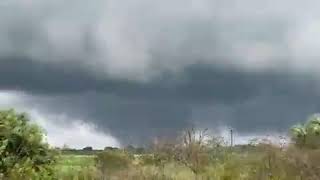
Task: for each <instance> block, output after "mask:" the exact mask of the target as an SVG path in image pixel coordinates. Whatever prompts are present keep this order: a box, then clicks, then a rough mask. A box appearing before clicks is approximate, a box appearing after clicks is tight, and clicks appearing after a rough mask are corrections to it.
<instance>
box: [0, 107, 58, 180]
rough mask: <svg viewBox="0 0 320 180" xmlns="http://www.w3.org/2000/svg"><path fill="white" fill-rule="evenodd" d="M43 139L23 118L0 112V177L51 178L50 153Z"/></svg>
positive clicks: (33, 125)
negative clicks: (42, 176) (0, 175)
mask: <svg viewBox="0 0 320 180" xmlns="http://www.w3.org/2000/svg"><path fill="white" fill-rule="evenodd" d="M43 136H44V134H43V132H42V130H41V129H40V128H39V127H38V126H37V125H35V124H32V123H30V120H29V118H28V117H27V115H26V114H23V113H16V112H15V111H13V110H7V111H0V174H3V175H4V176H5V177H8V176H10V175H11V176H12V175H15V176H17V175H19V176H21V177H30V176H31V177H34V176H35V175H46V174H51V173H52V172H51V170H52V168H51V167H52V166H51V165H52V163H53V162H54V152H53V151H51V150H50V149H49V146H48V144H47V143H44V142H43ZM11 179H14V178H11Z"/></svg>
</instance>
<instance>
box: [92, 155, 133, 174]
mask: <svg viewBox="0 0 320 180" xmlns="http://www.w3.org/2000/svg"><path fill="white" fill-rule="evenodd" d="M132 159H133V157H131V155H129V154H127V153H126V152H124V151H120V150H119V151H103V152H101V153H98V154H97V157H96V163H97V166H98V169H99V170H100V171H101V172H102V174H103V175H107V174H110V173H111V172H113V171H120V170H123V169H126V168H128V167H129V165H130V164H131V162H132Z"/></svg>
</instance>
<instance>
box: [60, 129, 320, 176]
mask: <svg viewBox="0 0 320 180" xmlns="http://www.w3.org/2000/svg"><path fill="white" fill-rule="evenodd" d="M94 159H95V160H94ZM83 160H84V161H86V160H85V158H83ZM87 161H88V164H91V165H90V168H92V169H90V170H89V171H86V170H85V169H82V171H81V172H79V173H78V174H75V176H74V177H71V176H70V177H68V178H69V179H75V178H76V179H103V180H126V179H127V180H144V179H145V180H319V179H320V150H319V149H308V148H301V147H297V146H295V145H294V144H288V145H286V146H283V145H282V144H274V143H271V142H268V141H260V143H258V144H255V145H243V146H235V147H233V148H232V149H231V148H230V147H228V146H226V145H225V143H223V141H221V140H218V139H217V138H208V137H206V135H205V132H201V133H198V132H195V131H194V130H189V131H186V132H185V133H184V134H183V135H182V136H180V137H178V138H176V139H174V140H172V139H171V140H162V141H158V142H157V143H155V144H154V145H153V146H152V148H150V149H149V153H145V154H140V155H137V154H132V153H130V152H127V151H125V150H113V151H112V150H108V151H104V152H100V153H99V154H97V155H96V156H95V157H93V158H92V157H91V159H87ZM82 163H84V162H82ZM82 163H80V164H82ZM65 164H67V163H65ZM84 164H85V163H84ZM70 165H71V164H70ZM84 172H86V173H87V174H83V173H84ZM81 173H82V174H81Z"/></svg>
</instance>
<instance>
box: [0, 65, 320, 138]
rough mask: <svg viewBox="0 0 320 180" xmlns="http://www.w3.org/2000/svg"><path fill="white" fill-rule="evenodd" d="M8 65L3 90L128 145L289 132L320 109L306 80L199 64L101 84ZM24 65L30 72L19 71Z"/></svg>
mask: <svg viewBox="0 0 320 180" xmlns="http://www.w3.org/2000/svg"><path fill="white" fill-rule="evenodd" d="M3 62H5V61H3ZM10 62H11V63H13V62H14V61H10ZM17 62H18V61H17ZM21 62H27V61H21ZM9 64H10V63H8V62H7V65H6V66H4V63H3V64H2V66H1V67H6V71H1V76H0V77H6V78H3V79H5V80H7V79H10V78H11V80H10V81H7V82H10V84H9V85H6V83H5V81H4V80H1V85H2V86H3V87H7V89H8V87H11V88H12V87H17V89H19V90H22V91H25V92H27V93H28V94H30V95H32V98H31V99H30V104H31V105H32V104H36V105H33V106H35V107H36V108H39V109H41V111H42V112H47V113H56V114H67V115H68V116H70V117H73V118H76V119H83V120H84V121H90V122H93V123H94V124H96V125H98V129H100V130H103V131H106V132H109V133H111V134H112V135H114V136H115V137H117V138H119V140H121V141H122V142H123V143H143V142H145V140H147V139H149V138H152V137H154V136H160V135H170V134H171V135H172V134H174V133H176V132H178V131H180V130H182V129H184V128H187V127H190V126H194V125H195V126H198V127H210V128H213V129H214V128H217V127H219V126H220V125H228V126H233V127H234V128H235V129H236V130H237V131H238V132H241V133H264V132H269V131H273V130H275V131H281V132H283V131H285V129H286V128H288V127H289V126H290V125H291V124H293V123H295V122H298V121H301V120H303V119H304V118H305V117H306V116H307V115H308V114H311V113H314V112H317V111H318V109H319V108H320V103H318V102H317V101H316V99H317V98H319V94H318V93H317V89H318V87H317V85H318V83H317V81H316V79H314V78H313V77H312V76H307V75H296V74H290V73H274V72H273V73H265V72H263V73H257V72H242V71H237V70H236V69H232V68H231V69H230V68H229V69H226V68H225V69H223V68H214V67H212V66H208V65H201V64H198V65H192V66H189V67H188V68H186V69H185V70H184V71H183V72H180V73H179V74H172V73H167V74H163V75H162V76H159V77H157V78H156V79H154V80H153V81H148V82H140V81H124V80H115V79H113V80H110V79H108V78H105V79H97V78H94V77H93V76H91V75H89V74H85V73H83V72H81V71H76V70H74V71H72V69H68V67H67V66H63V67H59V66H56V67H54V66H52V65H50V64H47V65H45V64H42V65H41V66H40V65H39V64H35V65H32V66H26V64H24V63H17V64H16V65H17V66H15V65H14V64H15V63H13V64H12V65H10V66H9ZM19 64H22V65H24V67H29V70H28V71H26V72H25V73H23V68H22V67H21V69H20V70H18V71H16V70H17V68H16V67H19ZM10 67H11V69H10ZM30 69H31V70H32V71H30ZM36 69H37V70H36ZM50 69H51V70H50ZM52 69H53V70H52ZM5 72H7V73H5ZM9 72H10V73H9ZM64 72H68V73H64ZM71 72H72V73H71ZM69 73H71V74H69ZM70 75H72V77H74V78H72V77H70ZM78 77H82V78H81V79H79V78H78ZM22 80H23V81H22ZM71 85H72V86H71ZM48 87H49V88H48ZM9 89H10V88H9ZM12 89H13V88H12ZM38 95H41V96H40V97H38ZM57 123H68V122H57Z"/></svg>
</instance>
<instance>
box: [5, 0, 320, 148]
mask: <svg viewBox="0 0 320 180" xmlns="http://www.w3.org/2000/svg"><path fill="white" fill-rule="evenodd" d="M319 3H320V2H318V1H315V0H312V1H308V2H301V1H298V0H293V1H288V0H285V1H281V2H278V1H265V2H258V1H255V0H249V1H246V2H244V1H240V0H223V1H222V0H197V1H195V0H188V1H182V0H162V1H153V2H150V1H147V0H138V1H134V2H132V1H129V0H106V1H104V0H93V1H90V2H89V1H85V0H80V1H79V0H77V1H76V0H70V1H68V2H65V1H62V0H56V1H53V0H46V1H40V0H29V1H22V0H13V1H5V2H0V90H1V92H6V93H5V94H2V97H1V98H2V99H4V102H0V104H1V103H4V104H9V105H10V106H13V107H17V106H18V107H24V109H25V110H27V111H29V112H30V113H31V114H32V113H33V114H35V116H38V117H41V118H40V119H45V120H44V122H43V123H44V126H48V127H51V125H46V124H57V127H55V126H53V127H55V128H56V129H57V130H55V135H53V136H54V137H53V136H52V138H51V139H52V141H53V142H54V144H57V143H56V142H59V140H58V139H63V137H70V136H71V135H70V134H68V133H66V134H63V135H61V133H60V132H64V128H65V127H68V128H70V129H72V130H74V129H80V130H81V131H79V133H80V132H82V135H80V134H79V135H78V137H87V139H88V141H89V139H102V138H104V137H105V138H106V139H107V140H106V141H108V143H106V144H112V145H119V143H118V141H119V142H121V143H123V144H127V143H144V142H146V140H148V139H151V138H152V137H154V136H159V135H171V134H174V133H176V132H179V131H180V130H182V129H184V128H188V127H190V126H194V125H196V126H198V127H210V128H213V129H214V128H218V127H224V126H231V127H233V128H235V129H236V130H237V131H238V133H239V134H246V135H248V134H249V135H250V136H251V134H264V133H267V132H272V131H277V132H285V131H286V130H287V128H288V127H289V126H290V125H292V124H294V123H296V122H299V121H302V120H303V119H305V117H306V116H308V115H309V114H311V113H314V112H317V111H319V108H320V104H319V102H318V101H317V98H318V97H319V93H318V92H319V91H318V90H319V80H320V74H319V70H318V69H319V68H320V66H319V63H318V58H319V57H320V51H318V50H317V47H318V46H319V45H320V28H319V27H320V25H319V23H318V22H317V19H318V18H319V16H320V13H319V11H318V9H317V8H316V7H318V5H319ZM275 5H276V6H275ZM13 11H15V12H16V13H12V12H13ZM16 92H18V93H24V94H25V96H24V98H19V97H20V95H17V96H16V95H13V94H15V93H16ZM16 98H18V99H16ZM15 101H19V103H15ZM34 109H36V110H34ZM52 114H54V115H55V116H57V117H59V116H60V117H61V116H62V115H63V117H64V118H55V117H54V118H53V117H52V116H51V115H52ZM42 117H43V118H42ZM45 122H46V123H45ZM79 122H82V123H84V125H83V124H81V123H79ZM48 131H50V130H48ZM95 131H97V133H96V134H95V133H94V132H95ZM57 132H59V133H57ZM58 134H60V135H58ZM104 134H107V135H104ZM108 134H110V137H109V135H108ZM249 135H248V136H249ZM111 136H112V137H115V138H116V140H115V139H113V138H112V137H111ZM76 137H77V136H74V137H72V138H71V139H70V143H71V142H77V144H81V145H83V144H85V143H87V142H88V141H87V140H84V141H83V142H78V141H77V139H74V138H76ZM65 139H68V138H65ZM81 139H86V138H81ZM95 144H99V147H100V146H101V144H103V142H102V141H100V140H97V142H95Z"/></svg>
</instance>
